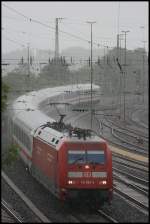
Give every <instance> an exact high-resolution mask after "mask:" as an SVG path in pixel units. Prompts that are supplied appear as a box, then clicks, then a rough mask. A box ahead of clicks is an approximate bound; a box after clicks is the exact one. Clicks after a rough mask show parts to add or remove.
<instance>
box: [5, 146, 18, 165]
mask: <svg viewBox="0 0 150 224" xmlns="http://www.w3.org/2000/svg"><path fill="white" fill-rule="evenodd" d="M18 157H19V148H18V146H17V145H15V144H12V145H10V146H9V147H8V152H7V153H6V152H5V155H4V158H3V160H2V166H10V167H12V166H13V164H14V163H15V162H16V160H17V159H18Z"/></svg>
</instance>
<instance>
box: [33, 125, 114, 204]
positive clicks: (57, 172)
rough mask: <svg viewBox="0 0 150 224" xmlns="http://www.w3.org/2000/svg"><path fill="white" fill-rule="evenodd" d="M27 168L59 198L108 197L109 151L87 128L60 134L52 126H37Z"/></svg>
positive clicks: (109, 193) (110, 160) (109, 196)
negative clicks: (29, 165) (30, 161)
mask: <svg viewBox="0 0 150 224" xmlns="http://www.w3.org/2000/svg"><path fill="white" fill-rule="evenodd" d="M53 128H54V125H53ZM57 128H58V126H57ZM63 128H64V127H63ZM48 138H49V139H51V141H48ZM30 170H31V172H32V174H33V175H34V176H35V177H36V178H37V179H38V180H39V181H40V182H41V183H42V184H44V185H45V186H46V187H47V188H48V189H49V190H50V191H51V192H52V193H53V194H55V195H56V196H57V197H58V198H60V199H61V200H69V199H74V198H75V199H77V198H79V199H81V198H83V200H86V199H87V198H88V199H89V200H94V202H98V203H103V202H104V201H111V198H112V190H113V186H112V184H113V183H112V156H111V151H110V149H109V147H108V145H107V143H106V141H104V140H103V139H101V138H99V137H98V136H95V135H92V133H91V132H90V130H83V129H79V128H74V129H71V130H69V131H68V135H67V132H66V133H65V135H63V134H62V133H61V132H58V130H54V129H51V126H50V127H47V126H46V127H44V128H43V127H42V128H39V129H38V130H37V131H36V134H35V135H34V139H33V153H32V165H31V169H30Z"/></svg>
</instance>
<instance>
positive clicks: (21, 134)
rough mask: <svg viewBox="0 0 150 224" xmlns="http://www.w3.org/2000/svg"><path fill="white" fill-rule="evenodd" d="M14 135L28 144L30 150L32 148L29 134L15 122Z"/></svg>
mask: <svg viewBox="0 0 150 224" xmlns="http://www.w3.org/2000/svg"><path fill="white" fill-rule="evenodd" d="M14 135H15V136H16V137H17V138H18V139H19V140H20V141H21V142H22V143H23V144H24V145H25V146H26V148H27V149H28V150H31V146H30V138H29V137H28V135H27V134H26V133H25V132H24V131H23V130H22V129H21V128H20V127H19V126H18V125H16V124H14Z"/></svg>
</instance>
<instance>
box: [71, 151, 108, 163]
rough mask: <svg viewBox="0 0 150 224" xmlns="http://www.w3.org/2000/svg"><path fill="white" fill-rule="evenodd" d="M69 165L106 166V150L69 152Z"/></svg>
mask: <svg viewBox="0 0 150 224" xmlns="http://www.w3.org/2000/svg"><path fill="white" fill-rule="evenodd" d="M68 163H69V164H85V163H89V164H100V165H103V164H105V153H104V150H87V151H86V150H80V151H77V150H69V151H68Z"/></svg>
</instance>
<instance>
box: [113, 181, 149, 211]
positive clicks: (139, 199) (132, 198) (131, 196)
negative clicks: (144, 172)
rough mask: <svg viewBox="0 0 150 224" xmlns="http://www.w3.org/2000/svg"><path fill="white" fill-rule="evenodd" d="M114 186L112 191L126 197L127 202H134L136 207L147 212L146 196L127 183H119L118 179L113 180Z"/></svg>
mask: <svg viewBox="0 0 150 224" xmlns="http://www.w3.org/2000/svg"><path fill="white" fill-rule="evenodd" d="M114 182H115V183H114V184H115V185H116V186H115V187H114V191H115V192H116V193H118V194H119V195H121V196H122V197H123V198H124V199H127V200H128V201H129V202H131V203H132V204H134V205H135V206H136V207H138V208H139V209H140V211H143V212H144V213H145V214H148V211H149V207H148V197H147V196H145V195H143V194H141V193H139V192H137V191H135V190H133V188H131V187H130V186H128V185H127V184H124V183H121V182H120V181H114Z"/></svg>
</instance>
